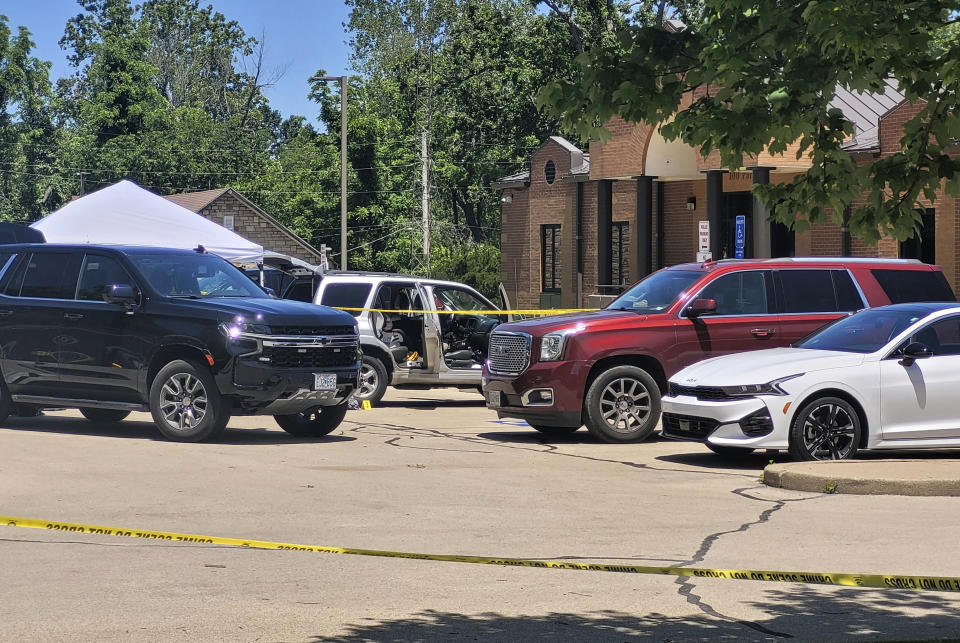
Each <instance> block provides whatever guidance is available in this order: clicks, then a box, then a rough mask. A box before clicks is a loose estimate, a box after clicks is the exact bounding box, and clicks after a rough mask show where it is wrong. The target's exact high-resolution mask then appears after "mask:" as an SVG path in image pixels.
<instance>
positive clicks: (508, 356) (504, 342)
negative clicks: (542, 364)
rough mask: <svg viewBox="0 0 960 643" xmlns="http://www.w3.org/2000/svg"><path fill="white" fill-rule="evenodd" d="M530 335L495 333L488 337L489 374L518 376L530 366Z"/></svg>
mask: <svg viewBox="0 0 960 643" xmlns="http://www.w3.org/2000/svg"><path fill="white" fill-rule="evenodd" d="M530 344H531V338H530V335H527V334H525V333H497V332H494V333H492V334H491V335H490V348H489V350H488V352H487V355H488V356H489V358H490V372H491V373H497V374H499V375H519V374H520V373H522V372H523V371H525V370H526V369H527V366H529V365H530Z"/></svg>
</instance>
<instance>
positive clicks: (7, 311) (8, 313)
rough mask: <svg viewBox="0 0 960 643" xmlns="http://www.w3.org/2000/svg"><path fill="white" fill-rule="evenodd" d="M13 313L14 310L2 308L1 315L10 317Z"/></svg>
mask: <svg viewBox="0 0 960 643" xmlns="http://www.w3.org/2000/svg"><path fill="white" fill-rule="evenodd" d="M12 314H13V311H12V310H0V317H9V316H10V315H12Z"/></svg>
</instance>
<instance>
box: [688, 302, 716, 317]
mask: <svg viewBox="0 0 960 643" xmlns="http://www.w3.org/2000/svg"><path fill="white" fill-rule="evenodd" d="M715 312H717V300H716V299H694V300H693V301H692V302H690V305H689V306H687V309H686V311H684V314H685V315H686V316H687V317H689V318H690V319H696V318H697V317H700V316H702V315H712V314H713V313H715Z"/></svg>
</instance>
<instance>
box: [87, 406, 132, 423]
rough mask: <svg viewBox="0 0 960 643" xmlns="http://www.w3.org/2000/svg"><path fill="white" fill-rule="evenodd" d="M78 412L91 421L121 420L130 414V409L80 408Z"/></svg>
mask: <svg viewBox="0 0 960 643" xmlns="http://www.w3.org/2000/svg"><path fill="white" fill-rule="evenodd" d="M80 414H81V415H83V417H85V418H87V419H88V420H90V421H91V422H121V421H122V420H123V419H124V418H125V417H127V416H128V415H130V411H117V410H114V409H91V408H86V409H80Z"/></svg>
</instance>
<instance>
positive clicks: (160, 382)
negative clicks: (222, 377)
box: [150, 360, 230, 442]
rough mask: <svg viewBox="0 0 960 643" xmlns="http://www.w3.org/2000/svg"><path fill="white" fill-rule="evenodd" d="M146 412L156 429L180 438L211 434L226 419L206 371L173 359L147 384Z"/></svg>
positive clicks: (220, 428)
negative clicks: (148, 411)
mask: <svg viewBox="0 0 960 643" xmlns="http://www.w3.org/2000/svg"><path fill="white" fill-rule="evenodd" d="M150 412H151V413H152V414H153V421H154V423H156V425H157V428H158V429H160V432H161V433H163V435H164V436H166V437H167V438H169V439H171V440H178V441H180V442H200V441H201V440H207V439H209V438H212V437H215V436H216V435H218V434H219V433H221V432H222V431H223V429H224V428H225V427H226V426H227V422H229V421H230V413H229V411H228V410H227V407H226V405H225V404H224V402H223V400H222V399H221V397H220V391H219V390H218V389H217V385H216V383H215V382H214V381H213V377H211V375H210V373H209V371H207V370H206V369H205V368H203V367H202V366H200V365H199V364H195V363H193V362H190V361H186V360H174V361H172V362H170V363H169V364H167V365H166V366H164V367H163V368H162V369H160V372H159V373H157V376H156V378H154V380H153V385H152V386H151V387H150Z"/></svg>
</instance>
